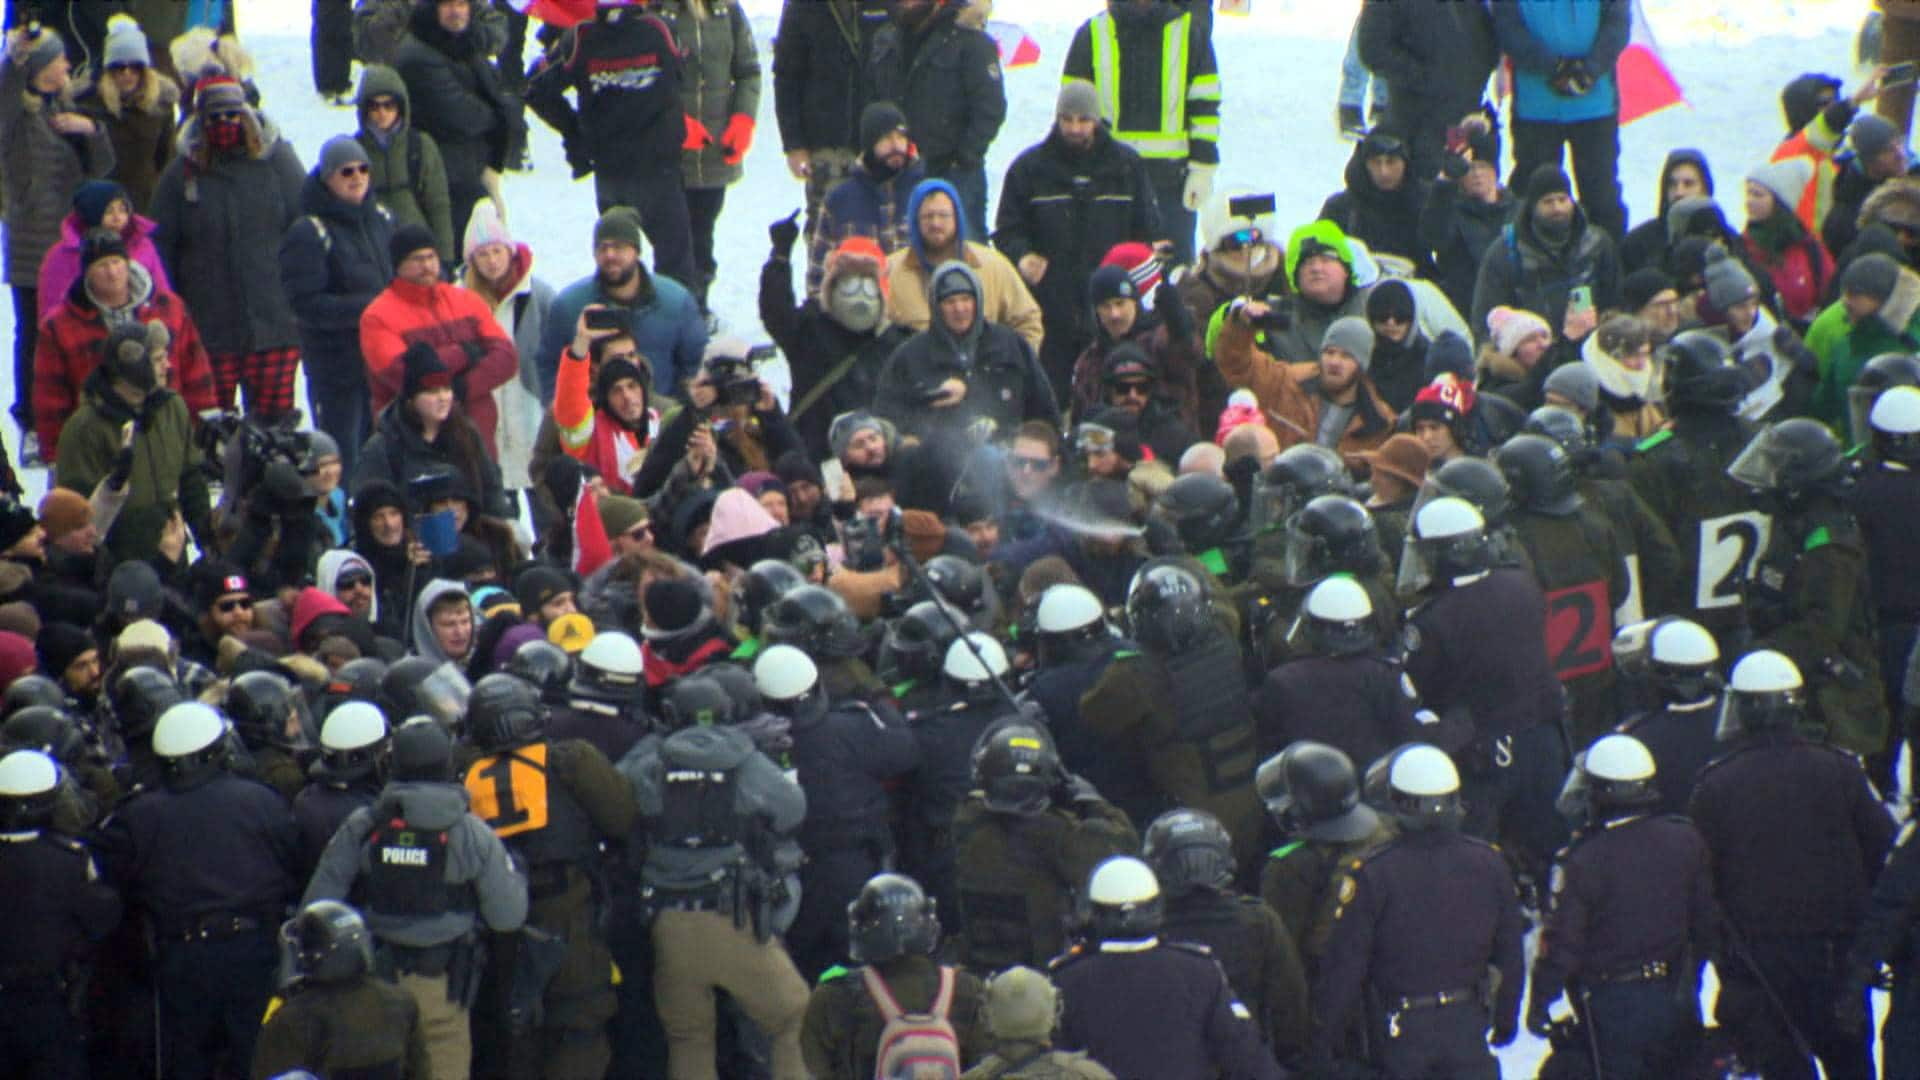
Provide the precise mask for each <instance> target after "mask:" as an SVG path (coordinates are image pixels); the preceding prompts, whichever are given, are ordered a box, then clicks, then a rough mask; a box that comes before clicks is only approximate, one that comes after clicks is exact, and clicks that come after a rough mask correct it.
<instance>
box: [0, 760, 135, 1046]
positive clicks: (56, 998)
mask: <svg viewBox="0 0 1920 1080" xmlns="http://www.w3.org/2000/svg"><path fill="white" fill-rule="evenodd" d="M59 789H60V767H59V765H58V764H56V763H55V762H54V760H53V759H52V758H51V757H49V756H47V755H46V754H43V753H41V752H39V751H37V750H15V751H13V752H11V753H9V754H7V755H6V756H5V757H0V834H4V836H5V842H0V895H4V896H7V897H8V898H9V911H8V917H7V919H6V921H5V922H4V923H0V1059H4V1060H5V1061H7V1062H8V1067H9V1069H10V1070H11V1071H12V1072H13V1073H14V1074H15V1075H18V1076H21V1077H25V1078H28V1080H42V1078H45V1080H56V1078H59V1080H64V1078H66V1077H84V1076H86V1075H87V1058H86V1053H85V1043H86V1040H85V1032H84V1029H83V1026H82V1024H81V1022H80V1020H79V1019H78V1018H77V1017H75V1016H74V1014H73V1011H72V1009H71V1007H70V1006H69V997H68V989H69V976H70V973H71V972H72V971H73V970H74V969H75V967H76V966H77V965H80V964H83V963H84V962H85V960H86V958H87V957H86V954H87V952H88V947H89V944H90V943H92V942H97V941H99V940H101V939H102V938H104V937H106V936H107V933H108V932H109V931H111V930H112V929H113V927H114V925H115V924H116V923H118V922H119V921H120V897H119V896H118V895H117V894H116V893H115V892H114V890H113V889H112V888H111V887H109V886H108V885H107V884H106V883H105V882H103V881H101V880H100V879H99V875H98V874H97V873H96V871H95V870H94V865H93V859H92V857H91V856H90V855H89V854H88V853H87V849H86V848H84V847H82V846H81V845H80V842H79V841H77V840H74V839H71V838H68V837H65V836H62V835H60V834H58V833H56V832H54V831H53V830H52V829H51V828H50V826H51V824H52V822H53V810H54V802H55V800H56V798H57V795H58V792H59Z"/></svg>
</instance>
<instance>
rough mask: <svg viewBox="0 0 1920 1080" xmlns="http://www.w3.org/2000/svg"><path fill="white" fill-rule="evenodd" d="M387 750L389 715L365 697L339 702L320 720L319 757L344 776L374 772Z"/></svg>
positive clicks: (332, 769) (335, 771) (330, 771)
mask: <svg viewBox="0 0 1920 1080" xmlns="http://www.w3.org/2000/svg"><path fill="white" fill-rule="evenodd" d="M386 752H387V718H386V717H385V716H383V715H381V712H380V707H379V706H378V705H374V704H372V703H371V702H366V701H348V702H344V703H342V704H340V705H336V706H334V708H333V711H332V712H330V713H328V714H327V718H326V720H324V721H323V722H322V723H321V724H320V760H322V761H323V762H325V763H326V768H327V771H328V772H329V773H332V774H333V775H334V776H335V777H338V778H341V779H351V778H357V777H361V776H370V775H372V774H373V773H374V772H375V771H376V770H377V769H378V768H379V766H380V762H381V759H382V758H384V757H385V756H386Z"/></svg>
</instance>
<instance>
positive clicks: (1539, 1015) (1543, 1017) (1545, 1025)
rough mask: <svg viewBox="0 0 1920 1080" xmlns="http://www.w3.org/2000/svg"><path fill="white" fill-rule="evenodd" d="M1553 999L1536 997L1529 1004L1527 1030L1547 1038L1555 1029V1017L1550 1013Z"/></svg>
mask: <svg viewBox="0 0 1920 1080" xmlns="http://www.w3.org/2000/svg"><path fill="white" fill-rule="evenodd" d="M1552 1004H1553V1003H1552V1002H1551V1001H1543V1000H1540V999H1538V998H1536V999H1535V1000H1534V1001H1532V1002H1531V1003H1529V1004H1528V1005H1527V1030H1528V1031H1531V1032H1533V1033H1534V1034H1535V1035H1538V1036H1540V1037H1541V1038H1543V1039H1544V1038H1546V1037H1547V1035H1548V1033H1549V1032H1551V1031H1552V1030H1553V1017H1552V1016H1551V1015H1550V1009H1551V1006H1552Z"/></svg>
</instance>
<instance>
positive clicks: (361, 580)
mask: <svg viewBox="0 0 1920 1080" xmlns="http://www.w3.org/2000/svg"><path fill="white" fill-rule="evenodd" d="M334 584H335V587H336V588H338V589H340V590H341V591H343V592H344V591H345V590H347V589H371V588H373V578H372V576H370V575H367V574H346V575H343V576H341V578H340V579H339V580H338V581H337V582H335V583H334Z"/></svg>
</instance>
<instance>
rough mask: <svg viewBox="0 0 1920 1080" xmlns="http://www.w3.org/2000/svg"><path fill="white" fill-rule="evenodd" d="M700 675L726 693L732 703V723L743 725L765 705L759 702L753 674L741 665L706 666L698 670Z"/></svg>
mask: <svg viewBox="0 0 1920 1080" xmlns="http://www.w3.org/2000/svg"><path fill="white" fill-rule="evenodd" d="M700 674H702V675H705V676H706V677H707V678H709V679H712V680H713V681H714V682H715V683H717V684H719V686H720V688H721V689H722V690H725V691H726V692H727V697H728V698H729V699H731V700H732V701H733V716H734V721H733V722H737V723H745V722H746V721H748V720H750V719H752V718H753V717H754V716H755V715H757V714H758V713H759V712H760V711H761V708H762V707H763V705H764V704H765V703H764V702H762V701H761V700H760V684H759V683H757V682H755V681H754V678H753V672H751V671H749V670H747V668H746V667H745V666H743V665H741V664H736V663H734V662H732V661H730V660H728V661H722V662H720V663H717V664H708V665H707V666H706V667H703V668H701V669H700Z"/></svg>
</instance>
